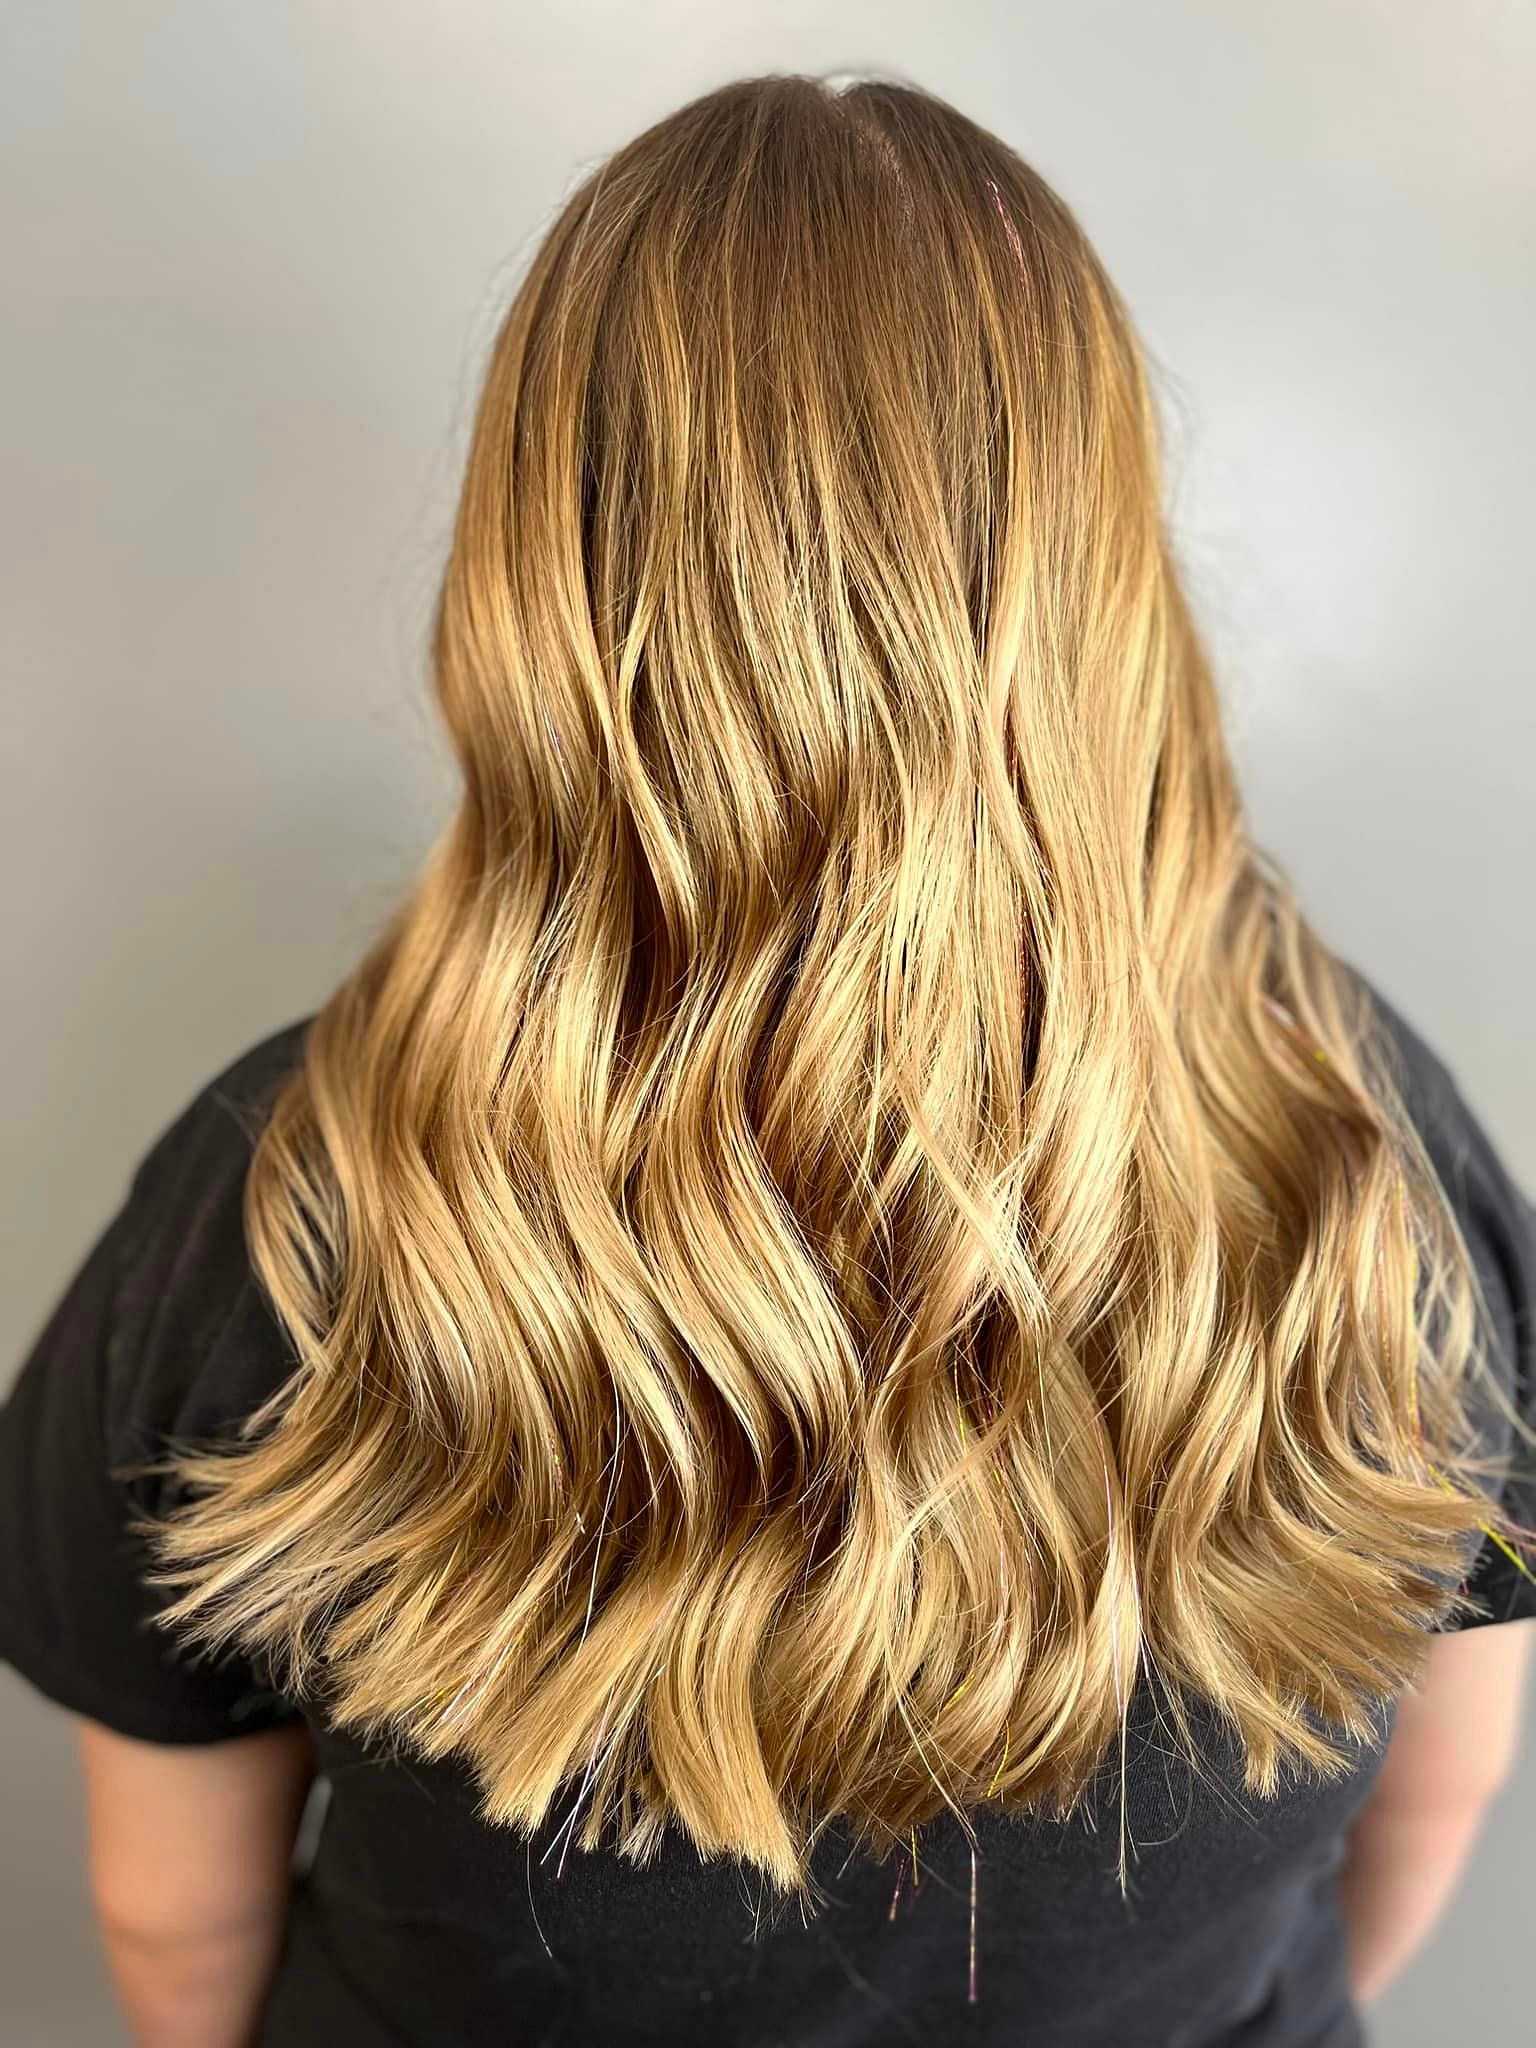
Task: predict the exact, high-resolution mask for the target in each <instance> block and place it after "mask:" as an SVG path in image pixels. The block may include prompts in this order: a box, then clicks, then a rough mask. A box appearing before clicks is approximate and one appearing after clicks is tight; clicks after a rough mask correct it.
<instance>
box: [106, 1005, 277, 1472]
mask: <svg viewBox="0 0 1536 2048" xmlns="http://www.w3.org/2000/svg"><path fill="white" fill-rule="evenodd" d="M310 1022H311V1019H310V1018H309V1017H303V1018H300V1019H297V1020H296V1021H294V1022H293V1023H290V1024H287V1025H284V1026H283V1027H282V1028H281V1029H280V1030H277V1031H274V1032H272V1033H269V1034H268V1035H267V1036H266V1037H264V1038H262V1039H260V1040H258V1041H256V1042H255V1043H254V1044H251V1045H249V1046H247V1047H246V1048H245V1050H244V1051H242V1052H241V1053H240V1054H239V1055H238V1056H237V1057H236V1058H234V1059H232V1060H231V1061H229V1062H228V1063H227V1064H226V1065H225V1066H223V1067H222V1068H220V1069H219V1071H218V1072H217V1073H215V1074H213V1075H211V1076H210V1077H208V1078H207V1079H205V1080H204V1081H202V1082H201V1083H200V1084H199V1085H198V1086H197V1087H196V1088H195V1089H194V1090H193V1092H192V1094H191V1095H190V1096H189V1097H188V1098H187V1099H186V1100H185V1101H184V1103H183V1106H182V1107H181V1109H180V1110H179V1111H178V1112H177V1113H176V1114H174V1115H173V1116H172V1117H171V1118H170V1120H169V1121H168V1122H167V1123H166V1124H165V1125H164V1126H163V1127H162V1129H161V1130H160V1131H159V1133H158V1134H157V1135H156V1136H155V1138H154V1139H153V1141H152V1142H151V1143H150V1145H149V1146H148V1147H147V1149H146V1150H145V1152H144V1153H143V1155H142V1156H141V1157H140V1159H139V1160H138V1162H137V1164H136V1165H135V1166H134V1168H133V1170H132V1174H131V1178H130V1180H129V1185H128V1190H127V1195H126V1199H125V1201H124V1202H123V1205H122V1207H121V1209H120V1210H119V1212H118V1215H117V1217H116V1219H115V1221H114V1224H113V1225H112V1231H113V1233H114V1234H115V1236H116V1239H117V1244H116V1260H117V1284H116V1289H115V1294H114V1299H113V1312H112V1327H111V1343H110V1347H109V1353H108V1363H107V1373H106V1384H105V1386H104V1388H103V1410H104V1416H103V1419H104V1422H105V1424H106V1426H107V1431H108V1438H109V1446H110V1448H111V1450H112V1452H113V1455H114V1456H115V1457H117V1458H121V1459H132V1458H136V1457H139V1456H141V1455H144V1454H145V1453H146V1452H148V1451H149V1450H150V1449H151V1447H158V1446H159V1445H160V1444H161V1443H162V1442H163V1440H164V1439H165V1438H166V1437H167V1436H168V1435H169V1436H177V1437H183V1438H202V1437H205V1436H208V1435H210V1434H221V1433H223V1432H224V1431H225V1430H227V1429H228V1428H229V1427H230V1426H231V1425H232V1424H233V1423H235V1422H236V1421H238V1419H239V1418H241V1417H242V1416H243V1415H245V1414H248V1413H249V1412H251V1411H252V1410H253V1409H254V1408H256V1407H258V1406H259V1405H260V1403H261V1402H262V1400H264V1399H265V1398H266V1396H267V1395H268V1394H269V1393H270V1392H272V1391H273V1389H274V1387H275V1386H276V1384H277V1381H278V1379H279V1377H280V1375H281V1373H282V1372H283V1370H284V1369H285V1365H286V1363H287V1347H286V1343H285V1340H284V1337H283V1333H282V1331H281V1329H280V1327H279V1325H278V1324H277V1322H276V1320H275V1318H274V1317H273V1315H272V1314H271V1311H270V1308H269V1307H268V1305H267V1303H266V1300H265V1297H264V1295H263V1293H262V1290H261V1288H260V1286H259V1284H258V1281H257V1277H256V1274H255V1271H254V1269H253V1267H252V1265H251V1262H250V1257H249V1253H248V1250H247V1244H246V1236H245V1221H244V1199H245V1183H246V1177H247V1173H248V1170H249V1167H250V1162H251V1156H252V1153H253V1152H254V1150H255V1147H256V1141H257V1139H258V1138H259V1136H260V1134H261V1130H262V1127H263V1125H264V1124H265V1122H266V1119H267V1116H268V1114H269V1113H270V1110H271V1107H272V1104H273V1103H274V1102H275V1100H276V1098H277V1095H278V1092H279V1091H280V1089H281V1087H282V1085H283V1083H284V1082H285V1081H286V1080H287V1079H288V1078H289V1076H290V1075H291V1074H292V1073H293V1072H294V1071H295V1069H296V1068H297V1066H298V1064H299V1062H300V1060H301V1059H302V1056H303V1048H304V1039H305V1035H306V1032H307V1030H308V1027H309V1024H310Z"/></svg>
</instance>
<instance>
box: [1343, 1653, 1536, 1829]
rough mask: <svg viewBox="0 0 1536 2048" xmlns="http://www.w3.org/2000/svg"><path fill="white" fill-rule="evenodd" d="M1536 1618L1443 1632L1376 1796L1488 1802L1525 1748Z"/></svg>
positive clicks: (1426, 1804)
mask: <svg viewBox="0 0 1536 2048" xmlns="http://www.w3.org/2000/svg"><path fill="white" fill-rule="evenodd" d="M1533 1645H1536V1618H1533V1619H1526V1620H1522V1621H1510V1622H1504V1623H1501V1624H1500V1625H1498V1626H1497V1627H1482V1628H1470V1629H1463V1630H1460V1631H1458V1632H1456V1633H1453V1634H1449V1635H1442V1636H1436V1637H1435V1638H1434V1639H1433V1640H1432V1642H1431V1644H1430V1647H1429V1653H1428V1656H1427V1658H1426V1660H1425V1665H1424V1671H1423V1674H1422V1676H1421V1678H1420V1681H1419V1683H1418V1685H1417V1686H1416V1687H1414V1688H1413V1689H1412V1690H1411V1691H1409V1692H1407V1693H1405V1694H1404V1695H1403V1697H1402V1699H1401V1701H1400V1702H1399V1704H1398V1709H1397V1716H1396V1721H1395V1724H1394V1727H1393V1732H1392V1739H1391V1741H1390V1743H1389V1744H1388V1747H1387V1754H1386V1758H1385V1760H1384V1762H1383V1764H1382V1767H1381V1771H1380V1773H1379V1775H1378V1778H1377V1783H1376V1787H1375V1792H1374V1795H1373V1796H1374V1797H1376V1798H1378V1799H1380V1800H1383V1801H1385V1802H1387V1803H1390V1804H1393V1805H1397V1804H1401V1805H1402V1806H1404V1807H1420V1808H1424V1809H1431V1808H1436V1807H1440V1808H1446V1809H1457V1808H1466V1807H1469V1806H1477V1805H1480V1804H1484V1803H1486V1801H1487V1800H1489V1799H1490V1798H1492V1797H1493V1795H1494V1794H1495V1793H1496V1792H1497V1791H1498V1789H1499V1787H1500V1786H1501V1785H1502V1784H1503V1783H1504V1782H1505V1780H1506V1779H1507V1778H1508V1776H1509V1774H1510V1771H1511V1770H1512V1768H1513V1767H1514V1763H1515V1760H1516V1758H1517V1756H1518V1755H1519V1751H1520V1738H1521V1728H1522V1725H1523V1722H1524V1716H1525V1704H1526V1690H1527V1681H1528V1676H1529V1672H1530V1667H1531V1660H1532V1647H1533Z"/></svg>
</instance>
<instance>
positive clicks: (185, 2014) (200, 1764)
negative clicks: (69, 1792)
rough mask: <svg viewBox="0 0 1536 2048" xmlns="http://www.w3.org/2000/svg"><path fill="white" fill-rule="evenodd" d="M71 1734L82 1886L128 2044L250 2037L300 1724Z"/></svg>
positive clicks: (192, 2046)
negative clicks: (136, 1736) (178, 1737)
mask: <svg viewBox="0 0 1536 2048" xmlns="http://www.w3.org/2000/svg"><path fill="white" fill-rule="evenodd" d="M79 1732H80V1758H81V1765H82V1769H83V1771H84V1777H85V1790H86V1819H87V1827H88V1830H89V1872H90V1889H91V1897H92V1900H93V1903H94V1905H95V1909H96V1915H97V1920H98V1924H99V1927H100V1931H101V1937H102V1940H103V1942H104V1944H105V1947H106V1951H107V1959H108V1962H109V1963H110V1966H111V1971H112V1977H113V1981H114V1983H115V1985H116V1989H117V1994H118V1998H119V2000H120V2002H121V2004H122V2007H123V2010H124V2012H125V2014H126V2016H127V2019H128V2023H129V2028H130V2034H131V2038H132V2040H133V2042H134V2044H135V2048H249V2044H250V2043H251V2041H252V2040H253V2039H254V2038H255V2031H256V2026H257V2023H258V2021H259V2018H260V2014H261V2009H262V2006H263V2003H264V2001H265V1996H266V1992H267V1988H268V1985H269V1983H270V1980H271V1976H272V1972H273V1970H274V1968H275V1967H276V1963H277V1959H278V1955H279V1953H280V1951H281V1947H282V1940H283V1929H284V1925H285V1922H286V1917H287V1908H288V1892H289V1881H290V1879H289V1873H290V1865H291V1861H292V1855H293V1845H294V1838H295V1836H296V1834H297V1831H298V1825H299V1820H300V1816H301V1815H302V1812H303V1808H304V1799H305V1795H306V1793H307V1791H308V1788H309V1785H310V1782H311V1780H312V1779H313V1776H314V1752H313V1746H312V1744H311V1741H310V1736H309V1731H308V1729H307V1728H306V1727H305V1726H304V1725H303V1724H302V1723H299V1724H297V1725H295V1726H292V1727H285V1728H277V1729H272V1730H269V1731H267V1732H265V1733H262V1734H253V1735H247V1736H241V1737H239V1738H237V1739H235V1740H232V1741H228V1742H216V1743H199V1744H195V1745H184V1744H175V1745H172V1744H162V1743H152V1742H139V1741H135V1740H133V1739H131V1738H129V1737H128V1736H125V1735H119V1734H117V1733H115V1732H114V1731H113V1730H111V1729H109V1728H104V1727H102V1726H101V1725H100V1724H99V1723H97V1722H93V1721H87V1720H82V1721H81V1722H80V1724H79Z"/></svg>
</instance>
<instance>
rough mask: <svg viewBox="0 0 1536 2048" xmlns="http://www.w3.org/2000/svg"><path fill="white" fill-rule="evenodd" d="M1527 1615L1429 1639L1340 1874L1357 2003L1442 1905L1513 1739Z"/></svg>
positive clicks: (1404, 1958) (1534, 1635) (1500, 1782)
mask: <svg viewBox="0 0 1536 2048" xmlns="http://www.w3.org/2000/svg"><path fill="white" fill-rule="evenodd" d="M1533 1642H1536V1623H1533V1622H1532V1621H1531V1620H1529V1619H1527V1620H1521V1621H1511V1622H1505V1623H1502V1624H1500V1625H1498V1626H1484V1627H1476V1628H1469V1629H1464V1630H1462V1631H1460V1632H1459V1633H1454V1634H1449V1635H1442V1636H1437V1637H1435V1639H1434V1641H1433V1642H1432V1644H1431V1645H1430V1651H1429V1657H1428V1661H1427V1663H1426V1665H1425V1670H1424V1675H1423V1678H1422V1679H1421V1681H1420V1683H1419V1685H1418V1687H1417V1688H1416V1689H1415V1690H1413V1691H1411V1692H1409V1693H1406V1694H1405V1695H1404V1697H1403V1699H1402V1701H1401V1704H1400V1705H1399V1707H1398V1712H1397V1720H1396V1725H1395V1726H1394V1728H1393V1731H1392V1737H1391V1740H1390V1742H1389V1743H1388V1746H1387V1754H1386V1757H1385V1760H1384V1761H1383V1763H1382V1767H1381V1770H1380V1772H1379V1773H1378V1775H1377V1780H1376V1783H1375V1785H1374V1786H1373V1787H1372V1790H1371V1794H1370V1797H1369V1799H1368V1800H1367V1802H1366V1804H1365V1806H1364V1808H1363V1809H1362V1810H1361V1813H1360V1816H1359V1818H1358V1819H1357V1821H1356V1822H1355V1825H1354V1827H1353V1828H1352V1829H1351V1830H1350V1835H1349V1842H1348V1846H1347V1850H1346V1855H1345V1862H1344V1866H1343V1868H1342V1870H1341V1872H1340V1876H1339V1887H1340V1900H1341V1903H1342V1905H1343V1909H1344V1915H1345V1920H1346V1923H1347V1926H1348V1931H1349V1947H1350V1978H1351V1986H1352V1989H1353V1992H1354V1996H1355V1998H1356V2000H1357V2001H1358V2002H1359V2003H1360V2004H1362V2005H1363V2004H1365V2003H1366V2002H1368V2001H1369V2000H1371V1999H1373V1998H1376V1997H1378V1996H1379V1995H1380V1993H1381V1992H1382V1991H1383V1990H1385V1988H1386V1987H1387V1985H1388V1984H1389V1983H1391V1982H1392V1980H1393V1979H1394V1978H1395V1977H1397V1975H1398V1974H1399V1972H1400V1971H1401V1970H1402V1969H1403V1968H1404V1967H1405V1965H1406V1964H1407V1963H1408V1961H1409V1960H1410V1958H1411V1957H1412V1956H1413V1955H1414V1953H1415V1952H1416V1951H1417V1949H1418V1948H1419V1946H1420V1945H1421V1943H1422V1942H1423V1941H1424V1940H1425V1939H1426V1937H1427V1936H1428V1935H1429V1933H1430V1932H1431V1930H1432V1929H1433V1928H1434V1926H1435V1924H1436V1922H1437V1921H1438V1920H1439V1918H1440V1915H1441V1913H1442V1912H1443V1911H1444V1909H1445V1907H1446V1906H1447V1905H1448V1904H1449V1902H1450V1900H1451V1898H1452V1896H1453V1894H1454V1893H1455V1890H1456V1886H1457V1884H1458V1882H1459V1880H1460V1878H1461V1874H1462V1872H1463V1870H1464V1869H1465V1867H1466V1864H1467V1860H1468V1858H1469V1857H1470V1855H1471V1852H1472V1849H1473V1847H1474V1846H1475V1844H1476V1842H1477V1838H1478V1836H1479V1834H1480V1833H1481V1831H1482V1827H1483V1823H1484V1821H1485V1820H1486V1818H1487V1816H1488V1811H1489V1808H1490V1807H1491V1806H1492V1804H1493V1802H1494V1800H1495V1799H1496V1798H1497V1797H1498V1795H1499V1793H1500V1792H1501V1790H1502V1789H1503V1787H1504V1786H1505V1784H1506V1783H1507V1782H1508V1779H1509V1775H1510V1772H1511V1770H1512V1769H1513V1766H1514V1763H1515V1760H1516V1757H1517V1755H1518V1753H1519V1747H1520V1727H1521V1720H1522V1708H1523V1701H1524V1692H1525V1681H1526V1673H1527V1670H1528V1668H1529V1664H1530V1657H1531V1647H1532V1643H1533Z"/></svg>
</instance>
